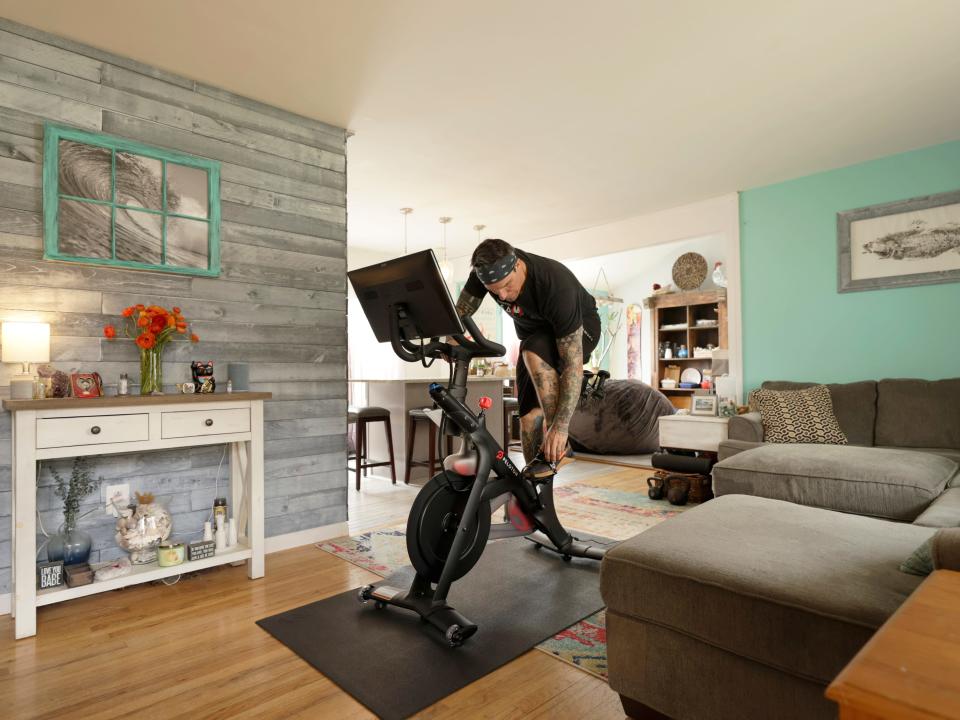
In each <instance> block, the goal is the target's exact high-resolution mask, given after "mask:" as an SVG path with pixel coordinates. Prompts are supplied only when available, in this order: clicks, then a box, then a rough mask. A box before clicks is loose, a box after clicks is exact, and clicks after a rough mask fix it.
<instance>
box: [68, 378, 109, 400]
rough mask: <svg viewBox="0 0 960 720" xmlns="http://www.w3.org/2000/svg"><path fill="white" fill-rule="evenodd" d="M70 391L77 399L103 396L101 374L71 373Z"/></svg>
mask: <svg viewBox="0 0 960 720" xmlns="http://www.w3.org/2000/svg"><path fill="white" fill-rule="evenodd" d="M70 391H71V393H72V394H73V397H75V398H97V397H100V396H101V395H103V380H101V379H100V373H95V372H92V373H70Z"/></svg>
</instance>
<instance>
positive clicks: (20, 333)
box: [0, 322, 50, 363]
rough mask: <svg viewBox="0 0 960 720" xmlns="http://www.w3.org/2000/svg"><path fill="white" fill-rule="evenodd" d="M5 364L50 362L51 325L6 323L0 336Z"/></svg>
mask: <svg viewBox="0 0 960 720" xmlns="http://www.w3.org/2000/svg"><path fill="white" fill-rule="evenodd" d="M0 354H2V358H0V359H2V361H3V362H20V363H23V362H31V363H39V362H50V325H49V324H48V323H38V322H4V323H3V330H2V334H0Z"/></svg>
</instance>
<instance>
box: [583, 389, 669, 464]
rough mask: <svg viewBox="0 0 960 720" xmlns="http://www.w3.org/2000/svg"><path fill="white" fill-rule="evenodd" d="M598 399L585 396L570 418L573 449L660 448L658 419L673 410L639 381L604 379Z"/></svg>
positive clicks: (633, 451) (621, 451)
mask: <svg viewBox="0 0 960 720" xmlns="http://www.w3.org/2000/svg"><path fill="white" fill-rule="evenodd" d="M603 388H604V390H605V391H606V394H605V395H604V397H603V398H602V399H596V398H588V399H586V400H584V401H582V402H581V403H580V407H578V408H577V411H576V412H575V413H574V414H573V418H571V420H570V443H571V445H573V449H574V450H579V451H581V452H588V453H594V454H597V455H645V454H646V453H654V452H657V451H658V450H659V449H660V430H659V422H658V419H659V418H660V416H661V415H673V414H674V413H675V412H676V409H675V408H674V407H673V405H672V404H671V403H670V400H668V399H667V396H666V395H664V394H663V393H661V392H660V391H659V390H657V389H656V388H652V387H650V386H649V385H647V384H646V383H645V382H641V381H640V380H608V381H607V382H606V384H605V385H604V386H603Z"/></svg>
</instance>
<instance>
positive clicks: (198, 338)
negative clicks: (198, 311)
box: [190, 333, 200, 343]
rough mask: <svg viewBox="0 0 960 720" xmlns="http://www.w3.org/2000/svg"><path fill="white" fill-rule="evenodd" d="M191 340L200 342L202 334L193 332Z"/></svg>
mask: <svg viewBox="0 0 960 720" xmlns="http://www.w3.org/2000/svg"><path fill="white" fill-rule="evenodd" d="M190 342H193V343H196V342H200V336H199V335H197V334H196V333H191V335H190Z"/></svg>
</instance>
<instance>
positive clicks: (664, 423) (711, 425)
mask: <svg viewBox="0 0 960 720" xmlns="http://www.w3.org/2000/svg"><path fill="white" fill-rule="evenodd" d="M729 421H730V418H725V417H715V416H712V415H664V416H663V417H661V418H660V447H662V448H668V449H671V450H700V451H701V452H712V453H715V452H719V450H720V442H721V441H722V440H726V439H727V424H728V423H729Z"/></svg>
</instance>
